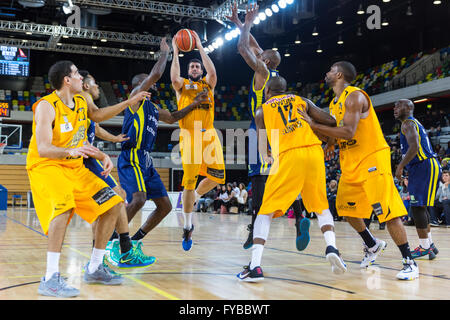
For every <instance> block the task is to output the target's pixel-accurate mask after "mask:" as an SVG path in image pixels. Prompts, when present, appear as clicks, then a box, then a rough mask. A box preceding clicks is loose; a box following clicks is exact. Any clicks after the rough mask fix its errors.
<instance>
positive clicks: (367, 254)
mask: <svg viewBox="0 0 450 320" xmlns="http://www.w3.org/2000/svg"><path fill="white" fill-rule="evenodd" d="M386 247H387V243H386V242H385V241H383V240H379V239H376V244H375V246H374V247H373V248H369V247H367V246H366V245H365V244H364V258H363V259H362V261H361V265H360V267H361V268H367V267H368V266H370V265H371V264H373V263H374V262H375V260H376V259H377V257H378V255H379V254H380V253H382V252H383V251H384V249H386Z"/></svg>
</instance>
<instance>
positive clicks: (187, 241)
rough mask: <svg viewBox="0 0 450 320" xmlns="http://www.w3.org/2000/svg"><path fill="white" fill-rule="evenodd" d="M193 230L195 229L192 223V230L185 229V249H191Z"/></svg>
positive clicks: (183, 242) (183, 243)
mask: <svg viewBox="0 0 450 320" xmlns="http://www.w3.org/2000/svg"><path fill="white" fill-rule="evenodd" d="M192 231H194V225H192V227H191V230H187V229H183V241H182V242H181V245H182V246H183V249H184V251H189V250H191V248H192Z"/></svg>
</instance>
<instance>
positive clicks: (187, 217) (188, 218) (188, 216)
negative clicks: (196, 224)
mask: <svg viewBox="0 0 450 320" xmlns="http://www.w3.org/2000/svg"><path fill="white" fill-rule="evenodd" d="M183 215H184V229H186V230H191V228H192V212H183Z"/></svg>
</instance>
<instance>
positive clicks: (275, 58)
mask: <svg viewBox="0 0 450 320" xmlns="http://www.w3.org/2000/svg"><path fill="white" fill-rule="evenodd" d="M261 59H262V60H263V61H265V60H269V63H268V64H267V66H268V67H269V68H270V69H276V68H277V67H278V66H279V65H280V63H281V56H280V53H279V52H278V51H276V50H272V49H267V50H264V52H263V53H262V55H261Z"/></svg>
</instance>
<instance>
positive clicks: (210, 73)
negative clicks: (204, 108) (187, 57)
mask: <svg viewBox="0 0 450 320" xmlns="http://www.w3.org/2000/svg"><path fill="white" fill-rule="evenodd" d="M192 33H193V35H194V38H195V45H196V46H197V49H198V51H199V52H200V56H201V58H202V62H203V66H204V67H205V70H206V79H205V80H206V83H207V84H209V86H210V87H211V90H214V88H215V87H216V84H217V73H216V67H215V66H214V63H213V62H212V60H211V58H210V57H209V56H208V54H207V53H206V52H205V49H204V48H203V46H202V41H201V40H200V37H199V36H198V34H197V32H195V31H193V32H192Z"/></svg>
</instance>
